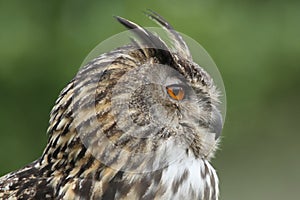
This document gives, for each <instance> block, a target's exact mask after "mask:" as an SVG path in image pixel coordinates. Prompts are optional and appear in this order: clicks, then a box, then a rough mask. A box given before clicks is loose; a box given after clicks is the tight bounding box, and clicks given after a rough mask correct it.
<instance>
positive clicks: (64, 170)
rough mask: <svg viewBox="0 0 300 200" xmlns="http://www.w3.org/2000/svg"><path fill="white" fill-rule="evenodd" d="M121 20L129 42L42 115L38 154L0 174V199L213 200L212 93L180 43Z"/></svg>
mask: <svg viewBox="0 0 300 200" xmlns="http://www.w3.org/2000/svg"><path fill="white" fill-rule="evenodd" d="M146 14H147V15H148V16H149V17H150V18H151V19H152V20H154V21H156V22H157V23H158V24H159V25H161V26H162V27H163V28H164V30H165V31H166V33H167V35H168V36H169V40H170V42H169V43H167V42H166V41H164V40H163V39H161V37H159V36H158V35H157V33H154V32H153V31H150V30H148V29H146V28H143V27H141V26H139V25H137V24H135V23H133V22H131V21H129V20H126V19H124V18H121V17H116V19H117V20H118V21H119V22H120V23H121V24H123V25H124V26H125V27H126V28H128V29H129V30H130V32H131V33H133V35H135V38H132V39H131V42H130V44H127V45H125V46H122V47H118V48H116V49H114V50H112V51H110V52H107V53H104V54H102V55H99V56H97V57H96V58H94V59H93V60H91V61H90V62H89V63H87V64H86V65H85V66H84V67H82V68H81V69H80V70H79V72H78V73H77V74H76V76H75V77H74V78H73V79H72V80H71V81H70V82H69V83H68V84H67V86H66V87H65V88H64V89H63V90H62V92H61V93H60V95H59V97H58V99H57V101H56V103H55V106H54V107H53V109H52V111H51V114H50V125H49V128H48V134H49V140H48V143H47V146H46V148H45V150H44V152H43V154H42V156H41V157H40V158H39V159H37V160H36V161H34V162H32V163H31V164H28V165H27V166H25V167H24V168H22V169H20V170H17V171H15V172H12V173H9V174H7V175H5V176H3V177H2V178H0V198H1V199H104V200H110V199H112V200H117V199H118V200H127V199H130V200H131V199H139V200H140V199H163V200H174V199H175V200H176V199H189V200H193V199H199V200H217V199H218V195H219V189H218V182H219V181H218V177H217V174H216V171H215V170H214V168H213V167H212V166H211V164H210V163H209V160H210V158H211V157H212V156H213V154H214V152H215V150H216V146H217V144H218V141H219V136H220V133H221V130H222V116H221V112H220V109H219V104H220V100H219V98H220V95H219V93H220V92H219V90H218V88H217V87H216V85H215V83H214V81H213V80H212V78H211V77H210V75H209V74H208V73H207V72H206V71H205V70H204V69H203V68H202V67H200V66H199V65H198V64H196V63H195V62H194V61H193V59H192V56H191V53H190V51H189V49H188V46H187V45H186V43H185V41H184V40H183V38H182V36H181V35H180V34H179V33H177V32H176V31H175V30H174V29H173V28H172V26H171V25H170V24H169V23H167V22H166V21H165V20H164V19H163V18H162V17H161V16H159V15H158V14H157V13H155V12H152V11H149V12H147V13H146Z"/></svg>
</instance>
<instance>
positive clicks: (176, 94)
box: [167, 85, 185, 101]
mask: <svg viewBox="0 0 300 200" xmlns="http://www.w3.org/2000/svg"><path fill="white" fill-rule="evenodd" d="M167 92H168V94H169V96H170V97H171V98H172V99H174V100H177V101H181V100H182V99H183V98H184V95H185V92H184V89H183V88H182V87H180V86H178V85H171V86H167Z"/></svg>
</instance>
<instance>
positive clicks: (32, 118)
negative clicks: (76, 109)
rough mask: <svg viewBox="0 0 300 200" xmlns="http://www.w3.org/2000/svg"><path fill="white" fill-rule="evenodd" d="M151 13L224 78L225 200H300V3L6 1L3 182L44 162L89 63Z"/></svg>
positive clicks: (1, 77)
mask: <svg viewBox="0 0 300 200" xmlns="http://www.w3.org/2000/svg"><path fill="white" fill-rule="evenodd" d="M147 8H151V9H153V10H155V11H157V12H158V13H160V14H161V15H162V16H164V17H165V18H166V19H168V21H169V22H170V23H171V24H173V26H174V27H175V28H176V29H177V30H178V31H180V32H183V33H185V34H187V35H189V36H191V37H192V38H194V39H195V40H197V41H198V42H199V43H200V44H202V45H203V46H204V47H205V48H206V50H207V51H208V52H209V53H210V55H211V56H212V57H213V59H214V60H215V62H216V64H217V65H218V67H219V70H220V71H221V73H222V75H223V79H224V82H225V86H226V91H227V103H228V105H227V106H228V107H227V118H226V123H225V128H224V130H223V141H222V144H221V146H220V149H221V150H220V151H219V152H218V153H217V156H216V158H215V159H214V160H213V164H214V166H215V167H216V169H217V170H218V174H219V176H220V180H221V186H220V187H221V199H224V200H241V199H242V200H253V199H272V200H282V199H298V198H299V182H300V172H299V168H300V159H299V153H300V146H299V139H300V134H299V124H300V121H299V119H300V109H299V102H300V93H299V86H300V78H299V75H300V66H299V65H300V26H299V21H300V12H299V10H300V2H299V1H296V0H295V1H279V0H278V1H277V0H273V1H270V0H269V1H268V0H266V1H253V0H244V1H237V0H228V1H221V0H209V1H208V0H197V1H196V0H190V1H179V0H178V1H171V0H164V1H156V0H155V1H154V0H153V1H149V0H148V1H146V0H141V1H133V0H125V1H124V0H111V1H100V0H98V1H96V0H90V1H84V0H77V1H75V0H74V1H71V0H62V1H59V0H53V1H39V0H26V1H16V0H11V1H3V0H0V91H1V96H0V175H3V174H5V173H7V172H9V171H11V170H15V169H17V168H20V167H22V166H24V165H25V164H27V163H29V162H31V161H33V160H34V159H36V158H38V157H39V156H40V155H41V153H42V151H43V148H44V147H45V144H46V142H47V136H46V129H47V126H48V116H49V112H50V109H51V108H52V106H53V105H54V102H55V99H56V98H57V96H58V94H59V92H60V90H61V89H62V88H63V87H64V86H65V85H66V83H67V82H68V81H69V80H70V79H71V78H72V77H73V76H74V75H75V74H76V72H77V70H78V68H79V67H80V64H81V62H82V61H83V59H84V58H85V56H86V55H87V54H88V53H89V52H90V51H91V50H92V49H93V48H94V47H95V46H96V45H97V44H98V43H99V42H101V41H103V40H104V39H106V38H108V37H110V36H112V35H113V34H116V33H119V32H120V31H123V30H124V28H123V27H122V26H121V25H120V24H118V23H117V22H116V21H115V19H113V18H112V16H113V15H120V16H123V17H126V18H128V19H131V20H134V21H136V22H138V23H140V24H143V25H145V26H155V24H154V23H153V22H151V21H150V20H148V19H147V18H146V17H144V15H143V14H142V11H144V10H146V9H147Z"/></svg>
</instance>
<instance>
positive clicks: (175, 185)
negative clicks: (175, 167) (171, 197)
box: [172, 170, 189, 194]
mask: <svg viewBox="0 0 300 200" xmlns="http://www.w3.org/2000/svg"><path fill="white" fill-rule="evenodd" d="M188 176H189V172H188V171H187V170H185V171H184V172H183V174H182V176H181V177H180V178H179V179H177V180H175V181H174V182H173V183H172V191H173V194H176V193H177V190H178V188H179V186H180V185H181V184H183V182H184V181H185V180H186V179H187V178H188Z"/></svg>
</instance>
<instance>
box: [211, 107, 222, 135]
mask: <svg viewBox="0 0 300 200" xmlns="http://www.w3.org/2000/svg"><path fill="white" fill-rule="evenodd" d="M209 129H210V131H211V132H212V133H215V134H216V136H215V140H217V139H218V138H219V137H220V135H221V133H222V129H223V119H222V115H221V114H220V112H219V111H218V110H217V109H214V110H213V111H212V120H211V123H210V125H209Z"/></svg>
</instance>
